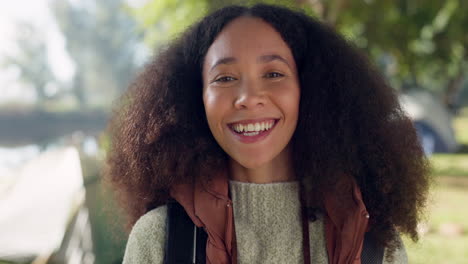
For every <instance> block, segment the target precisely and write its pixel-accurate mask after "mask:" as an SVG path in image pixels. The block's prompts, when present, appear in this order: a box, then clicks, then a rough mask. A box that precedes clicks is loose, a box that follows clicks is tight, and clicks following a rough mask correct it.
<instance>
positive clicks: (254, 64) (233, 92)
mask: <svg viewBox="0 0 468 264" xmlns="http://www.w3.org/2000/svg"><path fill="white" fill-rule="evenodd" d="M299 97H300V89H299V81H298V77H297V69H296V64H295V61H294V58H293V55H292V52H291V50H290V49H289V47H288V45H287V44H286V43H285V42H284V41H283V39H282V38H281V36H280V34H279V33H278V32H276V30H275V29H274V28H273V27H272V26H270V25H269V24H267V23H266V22H264V21H263V20H261V19H258V18H252V17H241V18H237V19H235V20H234V21H232V22H231V23H229V24H228V25H227V26H226V27H225V28H224V29H223V30H222V31H221V33H220V34H219V35H218V36H217V38H216V39H215V41H214V42H213V44H212V45H211V47H210V48H209V49H208V52H207V54H206V57H205V60H204V64H203V103H204V105H205V112H206V117H207V120H208V125H209V127H210V130H211V132H212V133H213V136H214V138H215V139H216V141H217V142H218V144H219V145H220V146H221V147H222V148H223V149H224V151H226V153H227V154H228V155H229V156H230V157H231V158H232V159H234V160H235V161H236V162H238V163H239V164H240V165H241V166H243V167H245V168H258V167H261V166H264V165H266V164H267V163H269V162H273V160H274V159H275V158H276V157H278V156H279V155H280V154H281V153H286V150H287V146H288V143H289V141H290V139H291V137H292V135H293V133H294V130H295V129H296V124H297V118H298V110H299Z"/></svg>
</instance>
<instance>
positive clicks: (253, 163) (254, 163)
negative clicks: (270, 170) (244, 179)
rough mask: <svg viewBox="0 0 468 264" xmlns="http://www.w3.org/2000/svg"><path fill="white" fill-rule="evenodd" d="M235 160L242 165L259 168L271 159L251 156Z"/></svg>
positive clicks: (247, 167)
mask: <svg viewBox="0 0 468 264" xmlns="http://www.w3.org/2000/svg"><path fill="white" fill-rule="evenodd" d="M234 160H235V161H236V162H237V163H239V165H241V166H242V167H244V168H246V169H258V168H261V167H262V166H264V165H265V164H267V163H268V161H269V160H271V159H259V157H256V158H251V159H245V158H244V159H235V158H234Z"/></svg>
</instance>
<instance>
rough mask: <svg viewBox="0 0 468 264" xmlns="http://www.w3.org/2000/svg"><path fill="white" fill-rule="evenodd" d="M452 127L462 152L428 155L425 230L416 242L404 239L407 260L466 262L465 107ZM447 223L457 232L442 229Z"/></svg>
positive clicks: (467, 132)
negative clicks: (430, 180) (429, 171)
mask: <svg viewBox="0 0 468 264" xmlns="http://www.w3.org/2000/svg"><path fill="white" fill-rule="evenodd" d="M454 128H455V133H456V137H457V140H458V142H460V144H462V145H463V146H465V147H464V148H463V150H462V152H461V153H455V154H435V155H433V156H432V157H431V158H430V160H431V163H432V166H433V171H432V176H433V177H434V182H435V184H434V186H433V187H432V190H431V197H430V200H429V204H428V213H427V219H426V221H425V223H424V225H426V228H427V233H425V234H423V235H421V239H420V241H419V242H418V243H417V244H415V243H413V242H412V241H411V240H409V239H408V238H405V237H404V238H403V240H404V242H405V245H406V250H407V253H408V258H409V263H416V264H419V263H421V264H422V263H424V264H442V263H444V264H445V263H447V264H459V263H460V264H461V263H463V264H465V263H468V220H467V219H468V209H467V208H468V153H467V151H466V146H468V108H467V109H464V110H463V111H462V114H461V115H460V116H458V117H457V118H455V120H454ZM447 225H451V226H453V227H456V228H458V229H459V231H458V232H455V233H454V234H448V233H447V232H443V229H444V226H447Z"/></svg>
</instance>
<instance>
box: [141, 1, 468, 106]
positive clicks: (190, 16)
mask: <svg viewBox="0 0 468 264" xmlns="http://www.w3.org/2000/svg"><path fill="white" fill-rule="evenodd" d="M260 2H262V3H273V4H280V5H287V6H289V7H293V8H294V7H299V8H302V9H305V10H306V12H307V13H309V14H311V15H313V16H315V17H318V18H319V19H320V20H322V21H324V22H325V23H327V24H329V25H330V26H331V27H334V28H336V29H337V30H338V31H339V32H341V33H343V34H344V35H345V36H346V37H347V38H349V39H350V40H351V41H353V42H354V43H355V44H356V45H357V46H358V47H360V48H362V49H363V50H365V51H366V52H367V54H369V56H370V57H371V58H372V60H373V61H374V62H375V63H376V64H377V65H378V66H379V67H381V68H382V69H383V70H384V72H385V73H386V75H387V76H388V77H389V78H390V80H391V81H392V84H393V86H394V87H396V88H397V89H405V87H419V88H423V89H429V90H432V91H433V92H436V93H438V94H440V95H441V97H442V98H443V100H444V102H445V104H446V105H448V106H450V105H453V104H454V103H455V101H456V100H457V95H459V94H460V93H461V92H460V90H461V89H462V87H463V85H462V84H463V81H464V79H465V76H466V73H465V72H466V64H467V57H468V55H467V54H468V50H467V48H468V33H467V31H466V30H465V26H466V25H468V15H466V14H465V13H466V10H468V2H467V1H464V0H447V1H440V0H414V1H404V0H398V1H395V0H378V1H377V0H366V1H356V0H289V1H286V0H285V1H281V0H276V1H275V0H270V1H268V0H184V1H182V0H149V1H148V2H147V3H146V4H145V5H144V6H143V7H141V8H138V9H135V10H133V14H134V16H135V17H136V19H137V20H138V22H139V24H140V27H141V29H142V30H143V32H144V34H145V40H146V43H147V44H148V45H150V46H151V47H157V46H159V45H161V44H162V43H164V42H166V41H167V40H168V39H170V38H172V37H174V36H175V35H176V34H177V33H179V32H180V31H182V29H184V28H185V27H186V26H188V25H190V24H191V23H193V22H194V21H196V20H197V19H198V18H200V17H201V16H203V15H205V14H206V13H207V12H209V11H211V10H214V9H217V8H219V7H221V6H224V5H227V4H254V3H260Z"/></svg>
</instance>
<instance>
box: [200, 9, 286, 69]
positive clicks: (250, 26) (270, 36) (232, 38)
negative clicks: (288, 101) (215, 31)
mask: <svg viewBox="0 0 468 264" xmlns="http://www.w3.org/2000/svg"><path fill="white" fill-rule="evenodd" d="M267 54H278V55H281V56H283V57H285V59H287V60H289V61H291V62H292V63H293V62H294V59H293V56H292V52H291V50H290V49H289V47H288V45H287V44H286V42H284V40H283V39H282V37H281V35H280V34H279V33H278V32H277V31H276V30H275V29H274V28H273V27H272V26H271V25H270V24H268V23H266V22H264V21H263V20H261V19H259V18H254V17H240V18H236V19H235V20H233V21H232V22H231V23H229V24H228V25H227V26H226V27H225V28H224V29H223V30H222V31H221V32H220V33H219V35H218V36H217V37H216V39H215V41H214V42H213V44H212V45H211V46H210V48H209V49H208V52H207V54H206V57H205V62H204V66H209V65H210V64H211V63H213V61H216V60H218V59H220V58H223V57H235V58H242V57H245V58H255V57H257V56H261V55H267ZM252 56H254V57H252Z"/></svg>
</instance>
